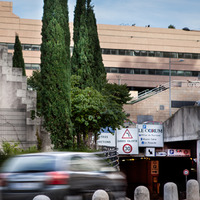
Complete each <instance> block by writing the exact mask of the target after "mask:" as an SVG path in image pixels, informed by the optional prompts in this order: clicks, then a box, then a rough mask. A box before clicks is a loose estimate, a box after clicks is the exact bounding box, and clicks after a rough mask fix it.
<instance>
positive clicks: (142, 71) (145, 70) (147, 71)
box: [140, 69, 149, 74]
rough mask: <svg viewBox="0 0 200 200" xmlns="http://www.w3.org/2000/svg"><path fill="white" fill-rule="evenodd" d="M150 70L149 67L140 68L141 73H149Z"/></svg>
mask: <svg viewBox="0 0 200 200" xmlns="http://www.w3.org/2000/svg"><path fill="white" fill-rule="evenodd" d="M148 73H149V70H148V69H140V74H148Z"/></svg>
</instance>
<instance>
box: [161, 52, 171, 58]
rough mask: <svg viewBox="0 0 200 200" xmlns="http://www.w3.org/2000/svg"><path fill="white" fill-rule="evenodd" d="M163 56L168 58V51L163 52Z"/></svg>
mask: <svg viewBox="0 0 200 200" xmlns="http://www.w3.org/2000/svg"><path fill="white" fill-rule="evenodd" d="M163 57H165V58H170V57H171V55H170V52H163Z"/></svg>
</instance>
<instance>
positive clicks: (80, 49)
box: [72, 0, 106, 91]
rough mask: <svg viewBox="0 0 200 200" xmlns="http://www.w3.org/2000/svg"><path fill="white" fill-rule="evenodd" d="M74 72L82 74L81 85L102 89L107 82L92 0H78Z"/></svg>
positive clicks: (75, 21)
mask: <svg viewBox="0 0 200 200" xmlns="http://www.w3.org/2000/svg"><path fill="white" fill-rule="evenodd" d="M73 39H74V50H73V55H72V71H73V74H77V75H80V76H81V79H82V82H81V87H82V88H85V87H88V86H89V87H93V88H95V89H97V90H99V91H101V89H102V87H103V86H104V84H105V83H106V72H105V68H104V65H103V61H102V56H101V48H100V45H99V39H98V33H97V26H96V19H95V15H94V11H93V7H92V6H91V0H77V3H76V7H75V12H74V35H73Z"/></svg>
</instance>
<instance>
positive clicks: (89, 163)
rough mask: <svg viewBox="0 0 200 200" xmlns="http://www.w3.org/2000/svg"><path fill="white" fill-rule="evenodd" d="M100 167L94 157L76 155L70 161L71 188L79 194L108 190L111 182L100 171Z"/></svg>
mask: <svg viewBox="0 0 200 200" xmlns="http://www.w3.org/2000/svg"><path fill="white" fill-rule="evenodd" d="M100 167H101V166H100V165H99V163H98V161H97V159H95V157H93V156H89V155H74V156H72V157H71V161H70V188H71V190H72V191H73V192H74V193H75V194H77V193H79V192H80V193H83V194H84V193H93V192H94V191H95V190H97V189H107V185H108V184H109V180H108V179H107V178H106V174H105V173H103V172H101V171H100Z"/></svg>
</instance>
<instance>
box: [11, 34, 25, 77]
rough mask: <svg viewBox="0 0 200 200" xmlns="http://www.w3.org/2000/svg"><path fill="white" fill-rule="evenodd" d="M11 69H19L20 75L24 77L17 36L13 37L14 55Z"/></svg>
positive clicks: (22, 59) (23, 65) (20, 49)
mask: <svg viewBox="0 0 200 200" xmlns="http://www.w3.org/2000/svg"><path fill="white" fill-rule="evenodd" d="M13 67H17V68H21V69H22V75H23V76H26V71H25V64H24V58H23V53H22V45H21V42H20V40H19V36H18V34H16V35H15V44H14V54H13Z"/></svg>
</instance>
